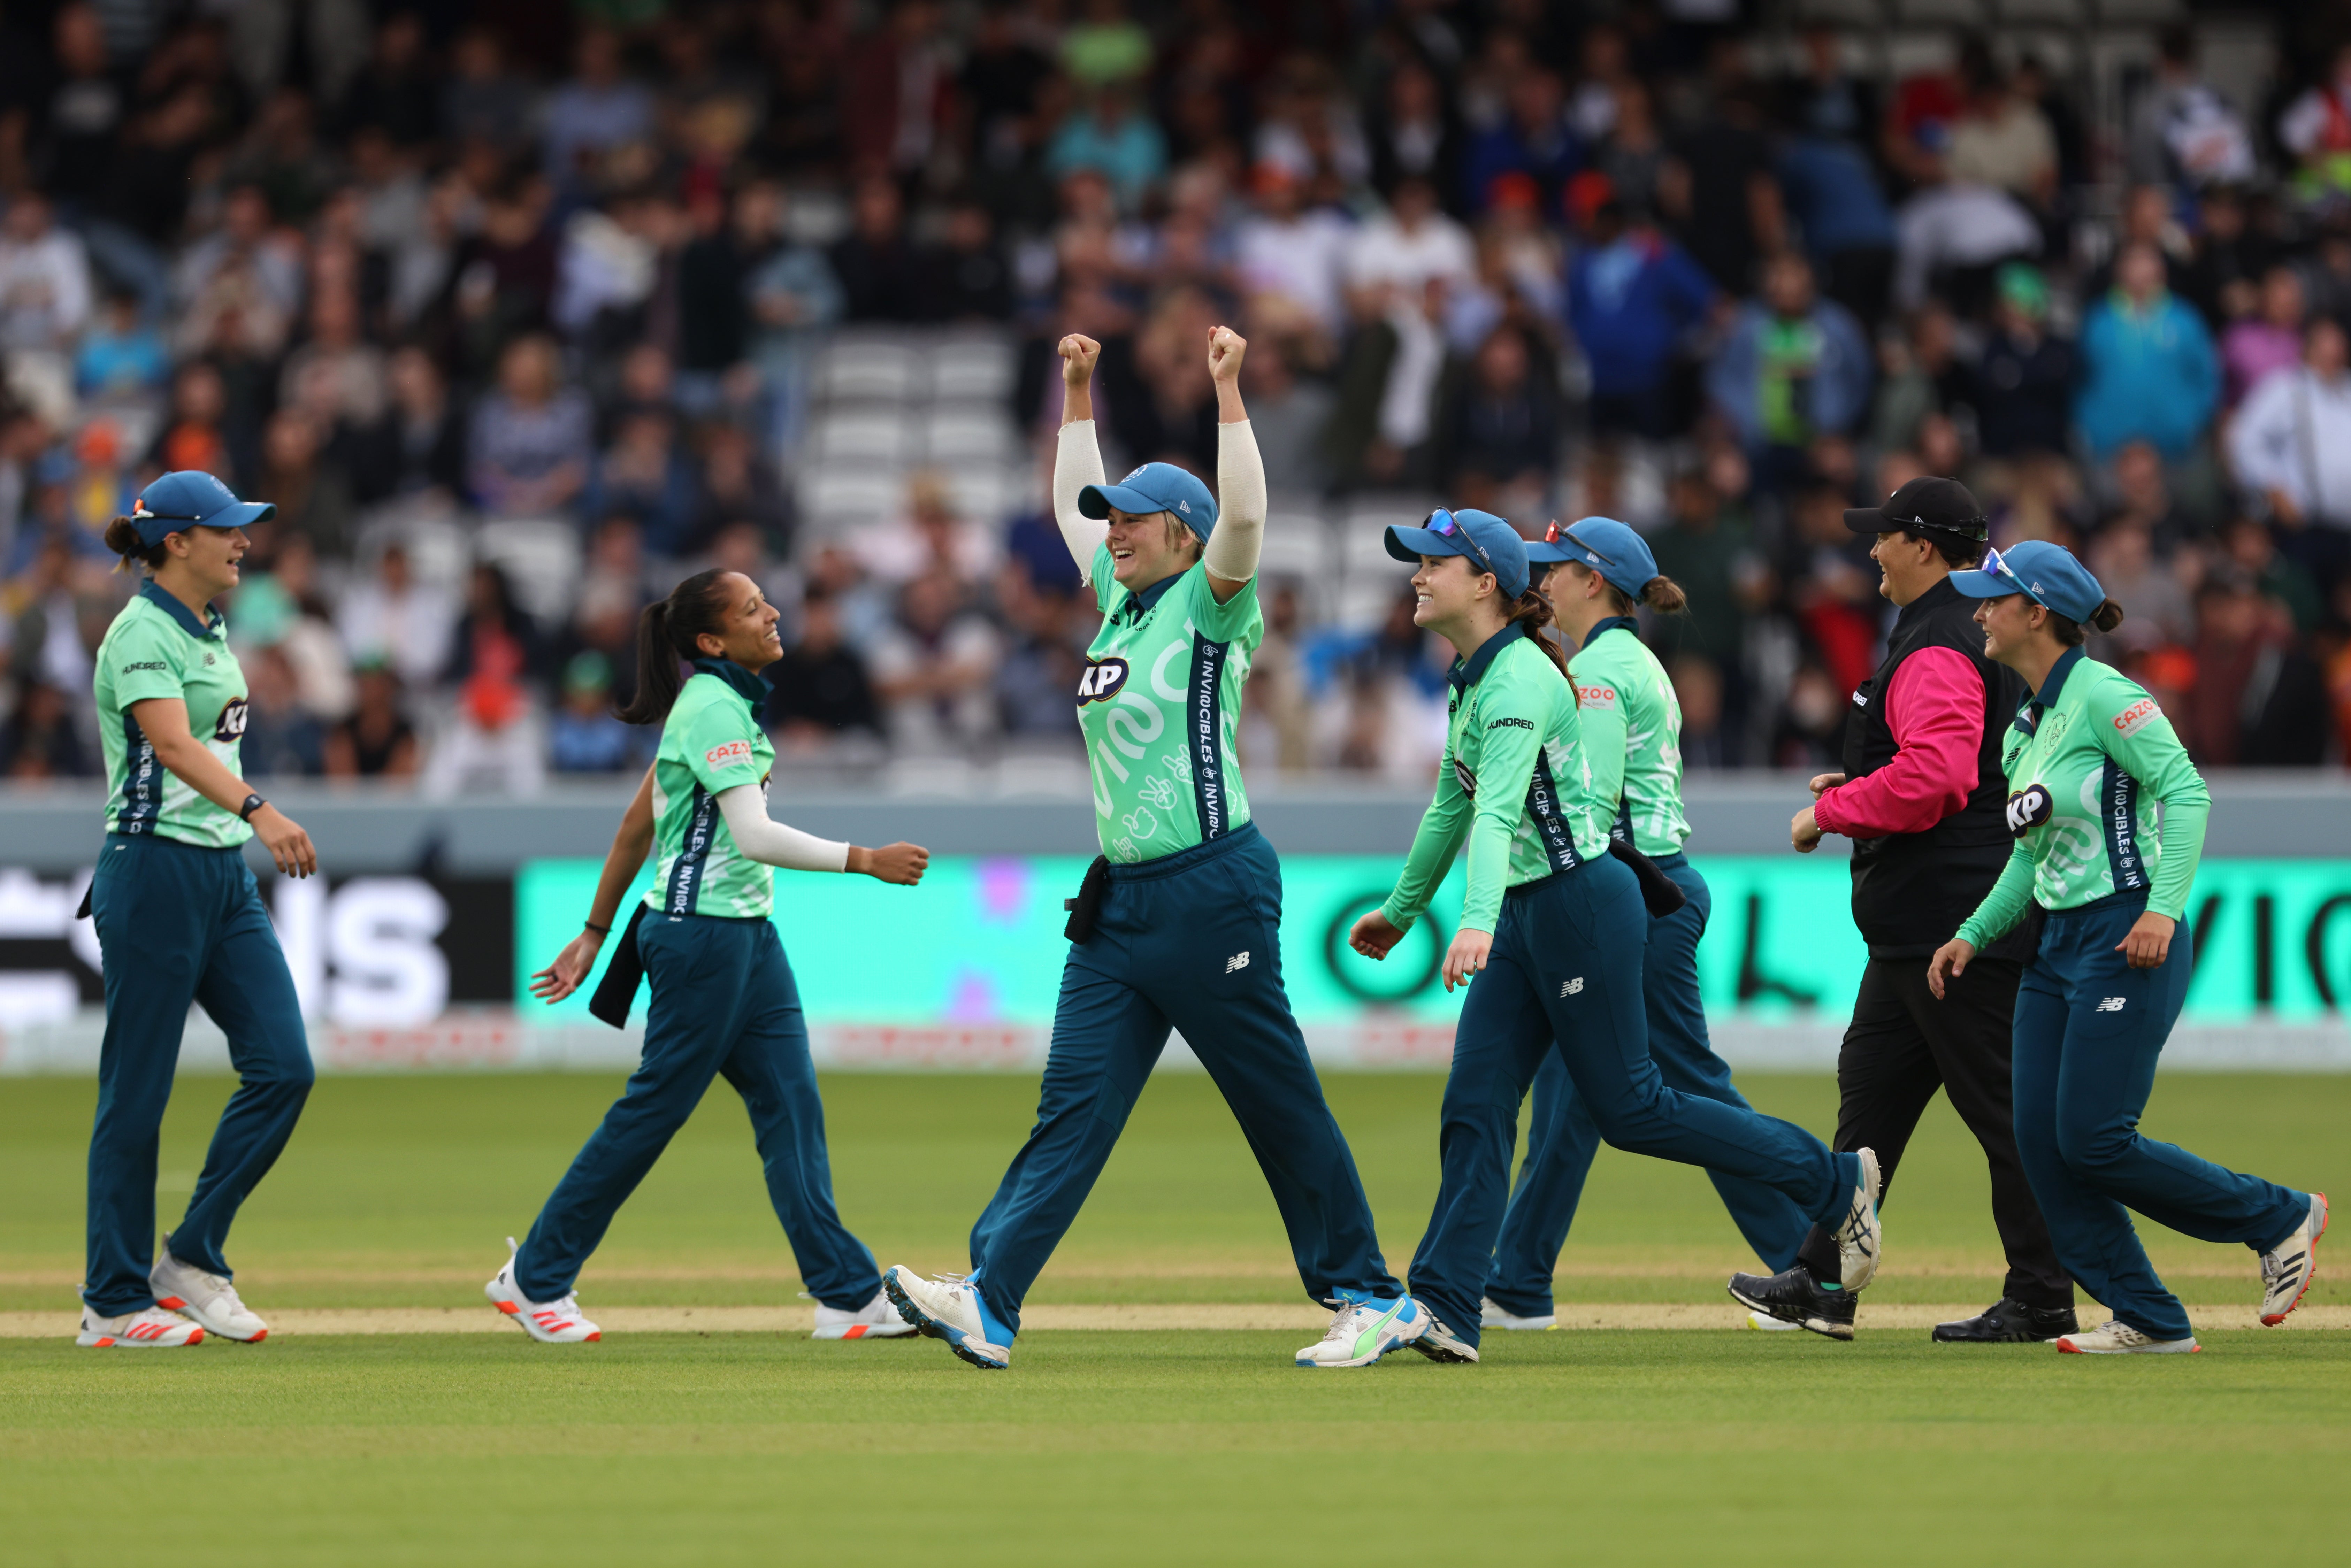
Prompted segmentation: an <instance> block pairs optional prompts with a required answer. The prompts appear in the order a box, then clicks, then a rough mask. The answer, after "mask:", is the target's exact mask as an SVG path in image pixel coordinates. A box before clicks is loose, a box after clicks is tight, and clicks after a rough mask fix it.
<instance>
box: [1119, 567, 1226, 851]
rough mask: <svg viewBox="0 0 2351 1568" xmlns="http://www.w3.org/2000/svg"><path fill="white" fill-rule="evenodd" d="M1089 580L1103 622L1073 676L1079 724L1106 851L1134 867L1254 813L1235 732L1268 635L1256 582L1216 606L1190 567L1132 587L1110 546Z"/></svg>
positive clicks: (1216, 835) (1203, 571) (1200, 574)
mask: <svg viewBox="0 0 2351 1568" xmlns="http://www.w3.org/2000/svg"><path fill="white" fill-rule="evenodd" d="M1091 576H1092V582H1093V585H1094V597H1095V600H1096V601H1097V602H1098V603H1100V604H1101V606H1102V630H1101V631H1100V632H1097V633H1095V635H1094V642H1093V646H1092V647H1091V648H1089V649H1087V650H1086V668H1085V673H1084V674H1081V675H1080V676H1079V677H1078V728H1079V729H1080V730H1081V731H1082V732H1083V733H1084V735H1085V741H1086V762H1087V767H1088V768H1090V769H1091V771H1092V774H1093V786H1094V827H1095V831H1097V832H1098V833H1099V834H1100V835H1101V837H1102V853H1103V854H1105V855H1107V856H1109V857H1110V859H1112V860H1113V861H1115V862H1119V863H1120V864H1122V865H1132V864H1134V862H1137V861H1149V860H1157V859H1159V858H1160V857H1161V856H1162V855H1172V854H1174V853H1175V852H1176V851H1178V850H1188V849H1190V848H1191V847H1192V846H1193V845H1195V844H1198V843H1205V842H1207V841H1208V840H1210V839H1220V838H1223V837H1224V836H1225V835H1226V834H1227V833H1229V832H1231V831H1233V830H1234V829H1235V828H1238V827H1239V826H1240V825H1241V824H1242V823H1243V822H1246V821H1249V796H1248V794H1247V793H1246V792H1245V791H1244V790H1243V789H1242V788H1241V770H1240V763H1239V758H1238V757H1237V756H1236V755H1235V752H1234V749H1233V727H1234V726H1235V725H1236V724H1238V722H1239V721H1240V712H1241V686H1242V685H1243V684H1244V683H1245V682H1247V681H1248V679H1249V660H1250V657H1251V656H1252V655H1253V654H1254V653H1256V652H1257V645H1258V643H1259V642H1261V641H1263V640H1264V637H1265V617H1264V616H1263V615H1262V614H1260V613H1259V611H1258V603H1257V582H1256V580H1254V579H1252V580H1249V582H1246V583H1244V584H1242V585H1241V590H1240V591H1239V592H1238V593H1236V594H1234V595H1233V596H1232V597H1231V598H1230V599H1228V600H1227V601H1225V602H1224V603H1222V604H1219V603H1217V596H1216V595H1215V594H1214V593H1211V592H1210V591H1208V569H1207V567H1206V566H1203V565H1200V564H1198V563H1195V564H1194V565H1193V567H1192V569H1191V570H1188V571H1182V572H1178V573H1176V574H1175V576H1173V577H1166V578H1162V579H1160V580H1158V581H1157V582H1155V583H1153V584H1152V585H1151V586H1150V587H1149V588H1146V589H1144V591H1143V592H1142V593H1140V594H1134V593H1129V592H1128V591H1126V589H1125V588H1124V587H1123V585H1122V584H1120V583H1119V582H1118V581H1117V580H1115V579H1113V577H1112V576H1111V557H1110V547H1109V546H1108V545H1106V544H1105V545H1103V546H1102V548H1100V549H1097V550H1095V551H1094V559H1093V565H1092V568H1091Z"/></svg>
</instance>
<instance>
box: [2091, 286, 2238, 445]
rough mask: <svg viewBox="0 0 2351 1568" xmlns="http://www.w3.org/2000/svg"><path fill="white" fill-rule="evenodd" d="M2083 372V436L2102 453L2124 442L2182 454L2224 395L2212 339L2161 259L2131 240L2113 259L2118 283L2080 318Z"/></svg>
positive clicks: (2200, 433)
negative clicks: (2166, 275) (2168, 278)
mask: <svg viewBox="0 0 2351 1568" xmlns="http://www.w3.org/2000/svg"><path fill="white" fill-rule="evenodd" d="M2082 361H2083V368H2084V376H2083V382H2082V390H2081V395H2080V396H2079V398H2078V399H2076V401H2075V402H2074V419H2075V420H2076V421H2077V422H2078V423H2079V424H2080V426H2081V430H2082V437H2083V439H2084V440H2085V442H2086V443H2087V444H2088V445H2089V448H2090V452H2091V454H2092V455H2094V456H2096V457H2098V458H2100V459H2102V460H2103V459H2104V458H2105V457H2106V456H2107V455H2110V454H2111V453H2112V452H2113V451H2114V450H2115V448H2116V447H2117V446H2120V445H2121V444H2124V443H2125V442H2127V441H2135V440H2143V441H2147V442H2148V443H2151V444H2153V445H2154V447H2155V448H2156V450H2157V451H2158V452H2160V453H2161V454H2162V455H2164V456H2165V457H2166V458H2167V459H2179V458H2181V457H2185V456H2186V455H2188V454H2189V452H2190V451H2191V450H2192V449H2193V448H2194V446H2195V444H2196V443H2197V441H2198V440H2199V438H2200V437H2201V436H2202V435H2203V434H2204V428H2205V425H2206V423H2207V422H2208V421H2210V418H2211V416H2212V408H2213V405H2214V403H2215V402H2217V401H2218V399H2219V392H2220V368H2219V365H2218V363H2217V362H2216V361H2215V360H2214V357H2213V353H2212V340H2211V338H2210V335H2208V334H2207V333H2206V332H2205V330H2204V322H2203V320H2202V319H2201V318H2199V316H2198V315H2197V314H2196V312H2195V311H2193V310H2191V309H2189V308H2188V306H2187V305H2186V304H2185V303H2184V302H2183V301H2181V300H2180V299H2179V298H2178V297H2177V296H2175V295H2174V294H2173V293H2172V292H2171V290H2170V289H2169V288H2168V287H2166V286H2165V284H2164V279H2163V258H2162V256H2160V255H2159V254H2158V252H2157V251H2156V249H2155V247H2154V246H2149V245H2133V246H2129V247H2128V248H2126V250H2125V251H2124V252H2123V254H2122V256H2121V257H2120V258H2119V259H2118V260H2117V261H2116V264H2115V290H2114V292H2113V293H2112V294H2111V295H2109V296H2108V297H2107V298H2105V299H2102V300H2100V301H2098V303H2097V304H2095V305H2094V306H2092V307H2091V308H2090V313H2089V316H2088V318H2087V319H2085V321H2084V322H2083V325H2082Z"/></svg>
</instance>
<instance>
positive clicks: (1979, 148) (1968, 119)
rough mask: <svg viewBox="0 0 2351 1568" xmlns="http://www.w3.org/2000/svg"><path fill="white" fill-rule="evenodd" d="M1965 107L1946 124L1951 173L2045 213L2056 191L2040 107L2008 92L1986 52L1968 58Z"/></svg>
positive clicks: (2052, 147)
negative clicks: (1949, 125)
mask: <svg viewBox="0 0 2351 1568" xmlns="http://www.w3.org/2000/svg"><path fill="white" fill-rule="evenodd" d="M1967 75H1968V76H1969V77H1970V78H1971V79H1970V81H1969V84H1968V88H1969V95H1968V105H1967V108H1966V110H1965V111H1964V112H1963V113H1961V115H1960V116H1959V123H1958V124H1957V125H1955V126H1953V127H1952V128H1951V149H1950V153H1949V172H1950V177H1951V178H1952V180H1954V181H1955V182H1957V183H1960V184H1962V185H1989V186H1992V187H1993V188H1995V189H1998V190H2002V191H2006V192H2007V193H2009V194H2010V195H2011V196H2014V197H2016V198H2017V199H2019V200H2020V201H2022V202H2024V203H2025V204H2028V205H2030V206H2032V207H2033V208H2035V209H2037V210H2040V211H2043V212H2045V211H2047V210H2048V209H2049V207H2050V204H2051V203H2052V202H2053V200H2054V198H2055V196H2056V193H2057V139H2056V137H2055V135H2054V134H2053V132H2052V131H2050V129H2049V121H2048V120H2046V119H2044V118H2043V116H2042V113H2041V108H2040V106H2039V105H2038V104H2036V103H2034V102H2032V100H2031V99H2025V98H2021V97H2019V96H2018V95H2017V94H2016V93H2015V92H2013V91H2011V89H2010V86H2009V80H2008V78H2007V76H2006V75H2005V74H2003V73H2002V72H2001V69H2000V68H1998V67H1997V66H1995V65H1993V64H1992V62H1991V52H1990V50H1988V49H1986V50H1983V51H1981V53H1980V54H1979V55H1978V56H1977V57H1975V58H1973V59H1971V60H1970V62H1969V68H1968V70H1967Z"/></svg>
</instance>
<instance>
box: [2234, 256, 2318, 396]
mask: <svg viewBox="0 0 2351 1568" xmlns="http://www.w3.org/2000/svg"><path fill="white" fill-rule="evenodd" d="M2303 320H2304V308H2303V297H2302V278H2301V276H2300V275H2299V274H2297V273H2296V272H2295V271H2294V268H2292V267H2272V268H2270V270H2269V275H2268V276H2267V277H2263V278H2262V292H2261V308H2260V310H2259V312H2258V313H2255V314H2252V315H2247V316H2241V317H2240V318H2238V319H2236V320H2234V321H2231V322H2230V323H2229V326H2228V329H2227V330H2226V331H2224V332H2222V333H2221V334H2220V370H2221V375H2222V378H2223V379H2222V387H2223V397H2222V405H2223V406H2224V407H2227V408H2231V409H2234V408H2236V407H2237V406H2238V405H2239V404H2241V403H2242V402H2244V401H2245V394H2246V393H2248V392H2252V390H2253V388H2255V387H2257V386H2259V385H2260V384H2261V383H2262V382H2264V381H2267V380H2268V379H2269V378H2270V377H2271V376H2273V375H2275V374H2276V373H2277V372H2278V371H2285V370H2291V369H2293V368H2294V366H2296V365H2298V364H2300V363H2301V362H2302V327H2303Z"/></svg>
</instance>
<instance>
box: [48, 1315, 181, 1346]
mask: <svg viewBox="0 0 2351 1568" xmlns="http://www.w3.org/2000/svg"><path fill="white" fill-rule="evenodd" d="M74 1343H76V1344H78V1345H80V1346H82V1347H83V1348H84V1349H86V1350H147V1349H156V1350H169V1349H172V1348H174V1347H176V1346H179V1345H183V1344H202V1343H204V1330H203V1329H201V1328H198V1327H197V1326H196V1325H195V1324H193V1323H192V1322H189V1321H188V1320H187V1319H185V1318H183V1317H182V1316H180V1315H179V1314H178V1313H177V1312H165V1311H164V1310H163V1309H162V1307H143V1308H141V1309H140V1310H139V1311H138V1312H125V1313H123V1314H122V1315H121V1316H120V1317H119V1318H102V1317H99V1315H98V1314H97V1313H96V1312H91V1311H90V1310H89V1308H88V1307H84V1308H82V1310H81V1333H78V1334H77V1335H75V1336H74Z"/></svg>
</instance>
